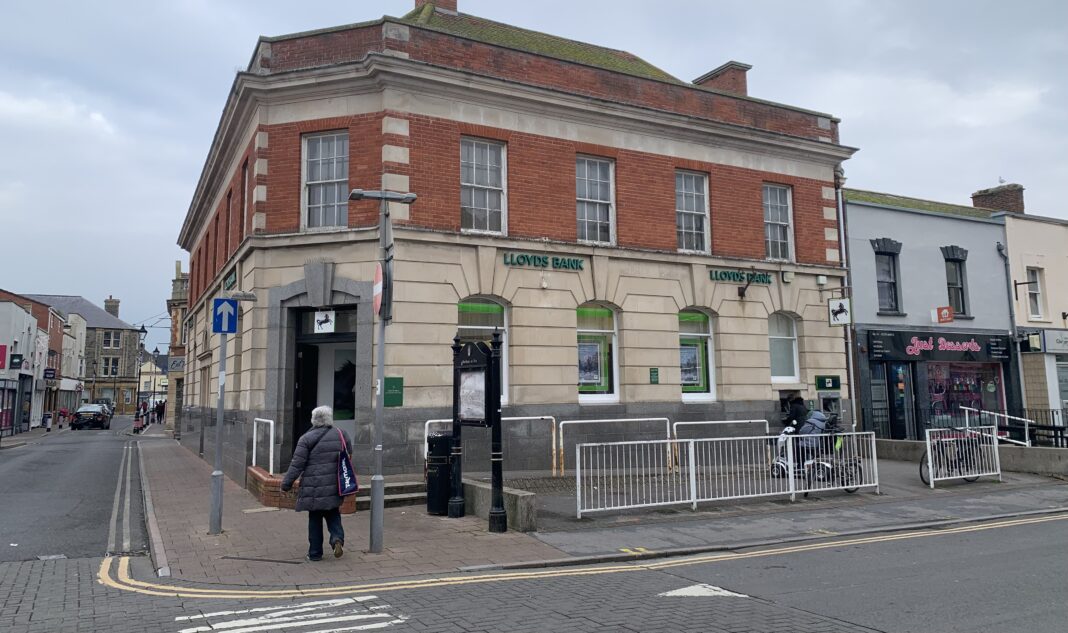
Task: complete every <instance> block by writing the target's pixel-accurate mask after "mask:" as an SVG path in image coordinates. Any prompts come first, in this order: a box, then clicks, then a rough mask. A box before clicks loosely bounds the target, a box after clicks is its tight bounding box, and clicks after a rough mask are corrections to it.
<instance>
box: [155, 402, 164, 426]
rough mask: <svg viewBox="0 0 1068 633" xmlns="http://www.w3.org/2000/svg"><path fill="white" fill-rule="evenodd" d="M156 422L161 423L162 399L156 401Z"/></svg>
mask: <svg viewBox="0 0 1068 633" xmlns="http://www.w3.org/2000/svg"><path fill="white" fill-rule="evenodd" d="M156 424H163V401H162V400H157V401H156Z"/></svg>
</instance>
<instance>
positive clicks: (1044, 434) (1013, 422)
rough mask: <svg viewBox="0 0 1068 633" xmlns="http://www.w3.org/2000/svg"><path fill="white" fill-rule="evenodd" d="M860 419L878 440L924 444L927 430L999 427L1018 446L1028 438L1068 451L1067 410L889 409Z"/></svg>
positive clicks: (875, 410)
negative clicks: (981, 426) (903, 440)
mask: <svg viewBox="0 0 1068 633" xmlns="http://www.w3.org/2000/svg"><path fill="white" fill-rule="evenodd" d="M905 413H907V415H905ZM994 414H996V415H994ZM1006 416H1008V417H1006ZM861 418H862V421H861V426H860V427H859V428H858V429H857V430H861V429H863V430H865V431H874V432H875V436H876V437H878V438H882V439H910V440H922V439H923V437H924V430H925V429H931V428H947V427H961V426H979V425H985V426H990V425H994V424H996V425H997V427H998V431H1000V432H1004V433H1005V434H1006V435H1004V437H1007V438H1008V439H1011V440H1014V441H1016V442H1025V438H1029V439H1030V442H1031V445H1032V446H1051V447H1055V448H1068V409H1000V410H997V411H993V410H991V411H982V412H976V411H966V410H963V409H957V410H955V411H945V410H942V409H926V410H925V409H919V408H917V409H915V410H913V411H909V412H900V411H891V410H890V409H888V408H866V409H863V410H862V415H861ZM1025 420H1026V421H1025Z"/></svg>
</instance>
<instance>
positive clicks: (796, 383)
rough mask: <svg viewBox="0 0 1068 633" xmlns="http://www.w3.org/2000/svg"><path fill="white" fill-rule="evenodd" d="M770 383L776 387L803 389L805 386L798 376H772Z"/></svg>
mask: <svg viewBox="0 0 1068 633" xmlns="http://www.w3.org/2000/svg"><path fill="white" fill-rule="evenodd" d="M771 384H773V385H775V386H777V387H783V386H786V387H797V388H798V389H804V388H805V386H804V385H802V384H801V377H800V376H784V377H782V378H779V377H776V376H772V377H771Z"/></svg>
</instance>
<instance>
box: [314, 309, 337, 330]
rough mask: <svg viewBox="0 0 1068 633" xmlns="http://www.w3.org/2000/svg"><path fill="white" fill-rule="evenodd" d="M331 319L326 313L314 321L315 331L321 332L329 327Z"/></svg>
mask: <svg viewBox="0 0 1068 633" xmlns="http://www.w3.org/2000/svg"><path fill="white" fill-rule="evenodd" d="M332 321H333V319H331V318H330V313H329V312H326V313H324V314H323V315H322V316H321V317H319V318H317V319H315V329H317V330H322V329H323V328H325V327H326V326H327V325H329V324H330V323H331V322H332Z"/></svg>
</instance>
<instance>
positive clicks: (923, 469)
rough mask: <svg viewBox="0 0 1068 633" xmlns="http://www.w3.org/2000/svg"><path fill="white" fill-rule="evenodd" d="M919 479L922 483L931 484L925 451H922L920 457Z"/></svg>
mask: <svg viewBox="0 0 1068 633" xmlns="http://www.w3.org/2000/svg"><path fill="white" fill-rule="evenodd" d="M920 481H922V482H923V485H925V486H930V485H931V473H930V471H929V470H928V468H927V451H924V452H923V457H921V458H920Z"/></svg>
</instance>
